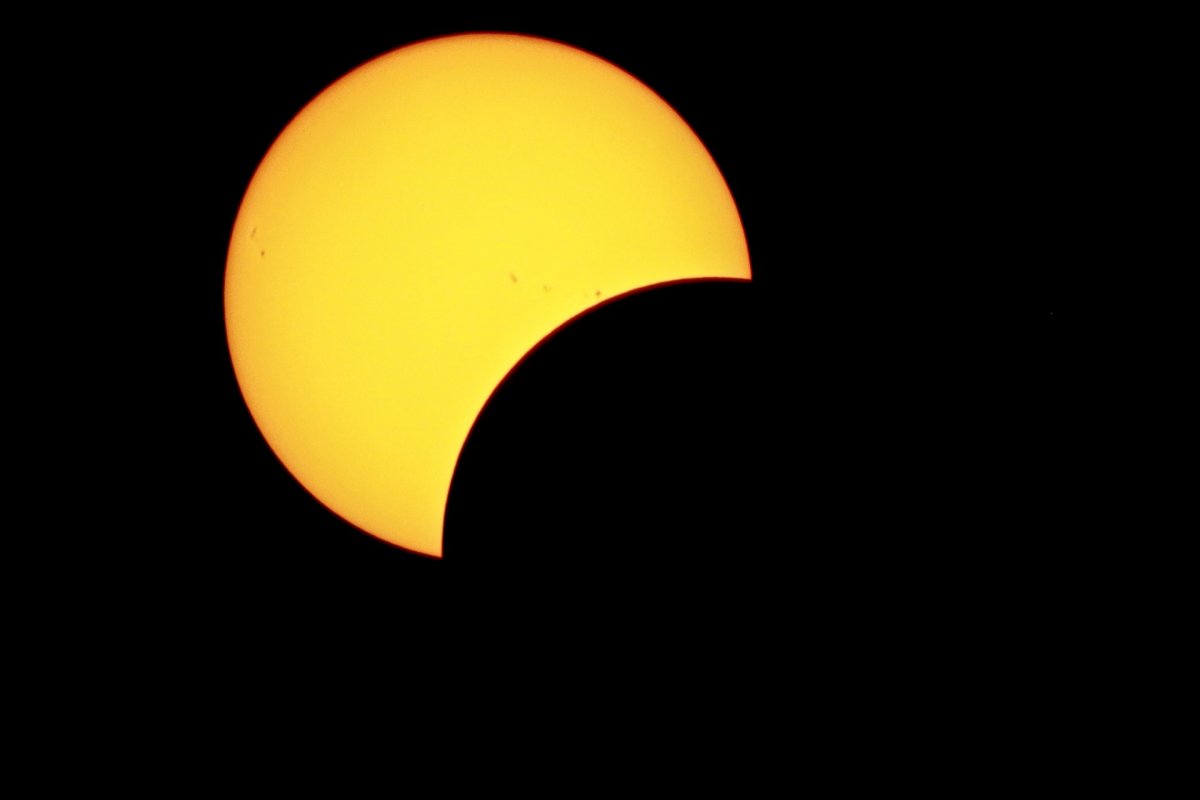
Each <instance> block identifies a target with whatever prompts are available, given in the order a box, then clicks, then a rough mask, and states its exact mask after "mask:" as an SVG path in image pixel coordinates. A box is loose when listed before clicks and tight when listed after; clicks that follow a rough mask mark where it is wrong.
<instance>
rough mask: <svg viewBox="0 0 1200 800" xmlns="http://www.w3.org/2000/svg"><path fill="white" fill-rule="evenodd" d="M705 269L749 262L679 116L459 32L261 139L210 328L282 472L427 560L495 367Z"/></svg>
mask: <svg viewBox="0 0 1200 800" xmlns="http://www.w3.org/2000/svg"><path fill="white" fill-rule="evenodd" d="M704 278H717V279H743V280H749V278H750V261H749V256H748V253H747V248H746V240H745V235H744V233H743V231H742V225H741V220H740V218H739V216H738V212H737V209H736V207H735V205H734V202H733V198H732V196H731V195H730V192H729V189H728V187H727V186H726V184H725V181H724V179H723V178H722V176H721V173H720V171H719V170H718V169H717V166H716V164H715V163H714V162H713V159H712V158H711V156H710V155H709V153H708V151H707V150H706V149H705V148H704V145H703V144H701V142H700V140H699V139H698V138H697V137H696V135H695V134H694V133H693V132H692V130H691V129H690V128H689V127H688V125H687V124H686V123H685V122H684V121H683V119H681V118H680V117H679V115H678V114H676V113H675V111H674V110H672V109H671V108H670V106H668V105H667V104H666V103H665V102H664V101H663V100H662V99H661V98H659V97H658V96H657V95H656V94H655V93H654V92H653V91H651V90H650V89H649V88H647V87H646V86H645V85H643V84H642V83H640V82H639V81H637V80H636V79H635V78H633V77H631V76H630V75H629V74H627V73H625V72H623V71H622V70H620V69H618V68H617V67H615V66H613V65H612V64H610V63H608V62H607V61H604V60H603V59H600V58H598V57H596V56H593V55H591V54H589V53H585V52H583V51H581V50H578V49H575V48H573V47H569V46H566V45H563V44H560V43H557V42H551V41H546V40H542V39H536V38H531V37H527V36H521V35H513V34H464V35H459V36H450V37H445V38H440V39H433V40H429V41H425V42H420V43H417V44H413V45H409V46H406V47H402V48H400V49H398V50H395V51H392V52H390V53H388V54H386V55H383V56H380V57H379V58H377V59H375V60H373V61H370V62H368V63H367V64H365V65H363V66H361V67H359V68H358V69H356V70H354V71H353V72H351V73H350V74H348V75H346V76H345V77H343V78H342V79H340V80H339V81H337V82H336V83H334V84H333V85H332V86H330V87H329V88H328V89H326V90H325V91H324V92H322V93H321V94H320V95H318V96H317V97H316V98H315V99H314V100H312V101H311V102H310V103H309V104H308V105H307V106H306V107H305V108H304V109H303V110H302V111H301V112H300V113H299V114H298V115H297V116H296V117H295V119H293V120H292V122H291V123H290V124H289V125H288V126H287V127H286V129H285V130H284V131H283V132H282V133H281V134H280V136H279V137H278V139H277V140H276V141H275V143H274V144H273V145H272V146H271V148H270V150H269V151H268V153H267V154H266V156H265V157H264V159H263V161H262V163H261V164H260V165H259V167H258V169H257V171H256V172H255V174H254V177H253V179H252V180H251V182H250V185H249V187H248V189H247V190H246V194H245V197H244V199H243V201H242V205H241V208H240V209H239V211H238V215H237V219H236V222H235V223H234V228H233V233H232V239H231V242H230V246H229V254H228V260H227V264H226V273H225V322H226V333H227V337H228V344H229V350H230V354H231V356H232V361H233V367H234V371H235V374H236V376H237V381H238V384H239V386H240V388H241V391H242V394H243V396H244V398H245V401H246V403H247V405H248V407H249V409H250V412H251V414H252V415H253V417H254V420H255V422H256V423H257V424H258V426H259V428H260V430H261V431H262V433H263V435H264V437H265V439H266V441H267V443H268V444H269V445H270V447H271V448H272V449H273V450H274V452H275V453H276V455H277V456H278V457H279V459H280V460H281V461H282V462H283V464H284V466H285V467H286V468H287V469H288V470H289V471H290V472H291V473H292V474H293V475H294V476H295V477H296V478H297V479H298V480H299V481H300V483H301V484H303V485H304V487H305V488H306V489H307V490H308V491H309V492H311V493H312V494H313V495H314V496H315V497H316V498H317V499H318V500H320V501H321V502H322V503H323V504H325V505H326V506H327V507H328V508H330V509H331V510H333V511H334V512H335V513H337V514H338V515H339V516H341V517H342V518H344V519H345V520H347V521H349V522H351V523H353V524H354V525H356V526H358V527H359V528H361V529H362V530H364V531H366V532H368V533H370V534H373V535H374V536H377V537H379V538H381V539H383V540H385V541H388V542H391V543H393V544H396V545H399V546H401V547H403V548H406V549H409V550H413V551H417V552H419V553H424V554H427V555H431V556H439V557H440V555H441V553H442V529H443V516H444V513H445V508H446V501H447V496H448V493H449V489H450V483H451V480H452V478H453V476H454V471H455V468H456V465H457V462H458V456H459V453H460V451H461V449H462V447H463V444H464V442H465V441H466V439H467V436H468V435H469V433H470V431H471V428H472V426H473V424H474V422H475V419H476V417H477V416H478V414H479V413H480V411H481V410H482V409H483V407H484V405H485V404H486V403H487V402H488V399H489V398H490V396H491V394H492V392H493V391H494V390H495V388H496V387H497V386H498V385H499V384H500V383H501V382H502V381H503V380H504V378H505V376H506V375H507V374H508V373H509V371H510V370H512V369H513V368H514V366H515V365H517V364H518V363H519V362H520V361H521V359H522V358H523V357H524V356H525V355H526V354H527V353H528V352H529V351H530V350H532V349H533V348H535V347H536V346H537V345H538V343H539V342H540V341H542V340H543V339H544V338H545V337H546V336H547V335H549V334H550V333H552V332H553V331H555V330H556V329H557V328H559V327H560V326H562V325H563V324H565V323H567V322H568V321H569V320H571V319H573V318H575V317H577V316H579V315H580V314H582V313H583V312H585V311H587V310H588V309H589V308H592V307H593V306H595V305H597V304H599V303H602V302H606V301H608V300H609V299H611V298H613V297H616V296H619V295H622V294H627V293H629V292H633V291H636V290H640V289H645V288H648V287H652V286H656V285H659V284H664V283H669V282H673V281H680V280H686V279H704Z"/></svg>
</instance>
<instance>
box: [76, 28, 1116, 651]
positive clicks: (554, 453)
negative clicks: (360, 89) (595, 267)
mask: <svg viewBox="0 0 1200 800" xmlns="http://www.w3.org/2000/svg"><path fill="white" fill-rule="evenodd" d="M105 22H106V23H107V24H109V25H110V26H112V27H115V28H122V24H121V21H120V20H114V19H111V18H109V19H106V20H105ZM1085 27H1086V20H1079V19H1064V18H1050V17H1047V16H1042V15H1037V14H1029V15H1016V14H1013V15H1009V16H1003V15H984V14H978V15H975V16H960V17H955V18H952V19H947V18H944V17H942V18H938V19H936V20H935V19H933V18H926V17H920V16H913V15H911V14H910V13H909V12H902V11H892V12H888V13H887V14H885V15H882V16H881V15H880V14H878V13H875V12H868V11H865V10H863V11H846V12H841V13H838V14H832V13H828V12H801V13H800V15H799V17H798V18H797V19H796V20H795V21H794V22H788V23H784V22H781V21H779V20H777V19H774V18H772V17H771V16H770V15H749V14H745V15H743V14H741V13H739V12H737V11H736V10H727V11H726V12H724V13H723V14H721V15H717V16H705V15H691V16H688V17H686V18H684V17H680V18H670V19H656V20H651V19H648V18H643V17H640V16H636V15H630V16H621V15H619V14H616V13H615V12H610V13H601V12H600V11H599V10H597V11H595V12H590V13H589V12H580V11H576V12H573V13H572V14H570V15H569V16H568V15H564V14H562V13H554V14H548V15H545V16H541V15H535V14H528V15H518V14H511V13H509V14H503V13H499V12H496V13H492V14H490V15H489V14H484V15H478V16H470V15H468V14H465V13H458V14H450V13H447V14H441V15H439V14H437V13H431V12H426V13H425V14H423V15H417V16H414V15H411V14H402V13H398V12H394V13H391V14H384V15H377V14H371V13H364V14H361V15H350V14H348V13H345V14H343V13H337V12H334V13H332V14H328V15H327V14H316V15H312V16H305V15H304V14H302V13H297V14H295V15H293V16H292V18H289V19H288V20H287V21H286V22H284V23H281V22H280V21H279V20H277V19H271V18H269V17H267V16H265V15H256V14H253V13H248V14H243V15H217V14H215V13H213V14H210V15H208V16H200V17H197V18H194V19H191V20H181V21H178V22H173V23H171V24H170V25H167V24H165V23H164V24H163V25H161V26H159V27H158V28H156V29H155V33H154V34H153V35H148V36H142V35H136V34H134V33H132V32H131V31H132V30H133V29H132V28H128V29H125V32H124V33H122V34H120V35H118V36H115V37H108V38H105V37H97V38H96V40H95V41H93V42H92V43H91V45H90V46H89V48H88V49H86V50H85V51H84V52H86V53H88V54H89V56H90V57H91V59H92V61H91V63H92V64H93V65H94V71H91V72H88V71H85V72H84V76H83V77H82V78H80V80H79V81H78V82H76V83H73V84H71V85H69V86H64V87H63V91H64V97H65V98H66V99H65V100H64V101H63V102H64V103H65V104H66V105H67V106H68V107H69V108H71V109H73V111H72V112H71V117H72V120H73V121H74V125H75V128H74V130H78V131H86V132H88V136H86V137H83V138H84V140H85V141H86V142H87V143H86V144H85V145H82V148H83V152H81V153H80V155H79V158H80V163H81V165H83V166H82V169H81V171H80V173H79V174H80V179H79V182H78V183H79V187H80V190H79V193H78V197H77V199H76V200H75V202H76V203H78V206H79V209H80V210H81V211H84V212H87V215H89V216H90V217H91V218H92V219H95V220H96V223H95V224H96V230H95V231H94V235H93V234H92V233H91V232H89V236H90V237H91V238H89V240H88V247H89V249H90V251H91V252H92V253H93V254H94V264H95V267H94V271H93V274H94V276H95V277H94V280H95V282H96V285H95V287H91V286H85V287H84V288H85V290H86V291H91V290H92V289H93V288H94V289H95V291H97V292H98V293H99V294H98V295H97V296H98V297H102V298H103V300H102V301H98V302H97V304H96V306H95V309H94V310H93V312H92V313H93V314H95V316H96V318H97V329H99V330H102V331H103V332H104V335H103V336H102V337H99V338H97V339H96V340H95V341H92V342H88V343H86V344H85V345H84V347H85V350H87V351H88V352H87V355H86V356H85V357H84V359H83V361H84V363H85V364H86V365H87V366H86V367H85V368H84V369H83V372H82V374H81V375H80V376H79V378H78V381H79V385H80V386H86V387H88V388H87V391H89V392H91V393H93V395H94V396H96V397H99V398H100V402H99V403H98V404H96V405H95V408H96V409H97V411H96V412H95V414H96V416H97V417H98V419H97V420H95V423H96V424H95V425H92V426H90V429H91V430H92V431H93V432H92V433H91V434H89V435H90V436H94V437H95V445H94V446H93V447H91V448H89V452H90V453H93V454H94V455H92V456H89V458H88V460H87V464H88V466H87V468H81V469H80V472H81V473H82V474H84V475H90V476H92V477H90V478H88V479H86V481H85V483H89V484H90V486H91V488H92V490H93V491H92V494H93V495H94V499H91V497H92V495H89V501H88V502H87V504H86V505H87V508H88V514H89V516H90V518H92V519H95V520H97V522H96V523H95V524H96V525H97V526H100V525H101V524H102V525H103V526H104V527H105V528H106V529H112V530H116V531H119V533H118V534H117V535H116V536H115V537H111V536H110V537H108V538H106V539H104V540H103V543H101V542H99V541H97V539H96V537H95V536H93V535H92V534H91V533H90V532H88V531H84V530H80V529H78V528H75V529H73V531H72V532H70V533H68V534H64V535H63V537H62V541H63V543H64V544H63V548H62V549H63V550H64V551H67V552H69V553H72V555H71V556H70V557H69V560H73V561H77V562H78V563H77V564H75V566H76V567H77V568H79V569H81V570H83V571H84V572H86V573H88V574H89V575H90V580H91V581H93V582H94V584H95V586H96V587H97V589H96V593H97V594H98V595H105V596H110V595H111V596H122V597H125V599H126V600H127V601H128V606H127V607H126V608H127V610H128V609H136V611H130V612H129V613H139V614H140V613H150V612H149V611H148V609H154V610H155V613H158V612H162V613H169V614H170V615H172V618H175V619H187V620H189V621H190V624H196V625H212V626H214V627H215V628H219V629H225V628H228V629H230V630H234V631H239V632H241V633H242V634H245V635H247V636H249V635H250V633H249V632H250V631H257V630H259V629H260V627H264V626H265V627H268V628H277V627H285V628H286V627H289V626H291V627H303V626H305V625H308V624H309V623H310V622H311V620H312V619H315V618H329V619H334V620H336V621H337V624H339V625H340V624H348V621H350V620H353V619H356V618H358V617H359V616H360V615H362V614H367V613H371V614H379V613H380V610H381V609H382V611H383V614H384V615H386V614H389V613H395V614H400V615H403V614H404V613H405V612H404V611H403V609H405V608H408V607H411V604H413V603H417V604H419V605H421V606H422V607H431V606H437V605H439V604H440V603H441V602H442V601H445V602H453V603H456V604H458V605H459V606H460V607H463V608H467V609H475V610H476V612H477V613H479V614H484V615H486V614H488V613H499V612H496V611H495V609H496V608H503V609H507V610H509V611H512V610H513V609H515V608H521V609H523V610H524V612H523V613H532V612H530V609H533V608H546V607H556V606H557V607H566V608H569V609H572V613H576V614H591V615H593V616H592V617H589V619H595V618H596V615H599V616H600V617H604V616H605V615H608V614H613V613H617V612H616V609H618V608H623V607H625V605H626V604H627V603H629V602H631V601H630V598H638V599H639V602H642V603H646V602H649V603H651V605H652V606H653V607H654V608H656V609H658V613H661V614H666V615H668V616H671V615H674V616H673V617H672V618H674V619H678V620H687V621H688V624H695V625H699V624H701V622H700V621H701V620H709V621H711V620H712V619H713V618H714V617H713V615H717V616H720V615H722V614H734V615H735V616H739V617H740V618H743V619H746V618H756V619H759V620H762V619H769V620H771V621H772V624H774V625H777V626H778V625H784V626H786V625H788V624H790V622H789V620H794V619H796V618H797V617H795V616H794V615H795V614H802V615H803V616H804V618H805V619H809V618H810V617H811V615H812V613H813V609H814V608H826V609H836V610H837V614H839V615H843V616H844V615H846V614H850V615H854V618H855V619H857V620H860V621H862V620H876V621H879V620H881V619H884V618H885V617H886V616H887V615H888V614H893V613H900V612H897V611H896V609H897V608H898V607H899V608H902V609H906V611H904V613H911V614H925V615H926V617H925V618H928V615H929V614H933V615H942V614H950V615H959V616H961V617H962V618H968V617H969V618H970V619H973V620H975V621H976V622H978V621H979V620H987V619H996V618H997V615H999V616H1001V617H1002V616H1003V615H1005V614H1012V613H1021V609H1023V608H1027V607H1028V603H1029V597H1030V596H1036V597H1041V598H1045V597H1047V596H1049V595H1050V594H1052V593H1053V591H1054V590H1053V589H1052V588H1051V584H1052V583H1053V580H1052V576H1054V575H1056V574H1059V573H1058V572H1057V570H1059V568H1060V567H1061V565H1062V563H1063V561H1064V559H1066V558H1067V557H1068V554H1069V553H1070V552H1071V548H1072V542H1071V541H1070V537H1069V536H1068V534H1067V532H1066V531H1065V530H1064V528H1063V526H1062V524H1061V519H1062V518H1061V515H1062V513H1063V511H1062V509H1061V508H1060V507H1059V505H1058V503H1057V502H1056V498H1057V497H1059V496H1061V493H1062V489H1063V485H1064V482H1066V481H1069V479H1070V476H1069V475H1067V474H1064V471H1063V470H1062V469H1061V464H1062V462H1063V458H1064V453H1065V451H1066V450H1068V449H1069V446H1070V445H1069V444H1068V443H1067V442H1065V441H1064V439H1063V437H1062V436H1061V434H1060V431H1061V430H1062V421H1063V419H1064V418H1065V417H1066V416H1068V415H1069V413H1070V409H1069V407H1068V397H1069V391H1068V390H1069V384H1070V365H1069V359H1068V357H1067V356H1066V353H1067V352H1068V350H1069V347H1070V326H1071V324H1072V316H1071V309H1070V303H1069V292H1068V289H1069V287H1070V286H1071V275H1072V274H1073V270H1075V269H1076V268H1077V264H1076V263H1075V262H1076V260H1077V258H1078V248H1077V246H1076V243H1077V242H1078V241H1080V240H1081V239H1086V238H1087V237H1089V236H1092V237H1094V236H1096V235H1097V231H1095V230H1093V229H1091V228H1089V225H1091V223H1090V222H1089V217H1088V215H1087V214H1086V212H1085V209H1086V204H1085V202H1084V201H1085V200H1086V198H1087V197H1088V196H1089V187H1090V185H1091V184H1089V180H1094V179H1092V178H1089V177H1088V173H1087V170H1086V169H1085V165H1086V163H1087V159H1088V158H1089V157H1090V156H1089V151H1088V147H1089V144H1088V142H1089V139H1088V133H1087V132H1088V129H1089V125H1090V123H1091V121H1092V117H1093V115H1094V114H1095V113H1096V109H1095V105H1094V102H1095V98H1096V96H1097V94H1098V92H1099V86H1100V84H1101V83H1102V76H1101V75H1099V74H1097V73H1095V72H1094V71H1092V70H1090V69H1089V64H1091V63H1092V62H1091V61H1089V59H1088V57H1087V54H1086V52H1085V50H1086V48H1087V37H1086V35H1084V34H1083V33H1081V31H1082V30H1083V29H1084V28H1085ZM471 30H507V31H514V32H521V33H529V34H534V35H541V36H546V37H549V38H554V39H558V40H561V41H564V42H566V43H569V44H572V45H576V46H579V47H582V48H584V49H587V50H589V51H591V52H593V53H596V54H597V55H600V56H602V57H604V58H606V59H608V60H610V61H612V62H613V63H615V64H617V65H618V66H620V67H622V68H624V69H626V70H627V71H629V72H630V73H632V74H633V75H634V76H636V77H638V78H639V79H640V80H642V81H643V82H645V83H646V84H647V85H649V86H650V87H651V88H652V89H654V90H655V91H656V92H658V93H659V94H660V95H661V96H662V97H663V98H664V99H665V100H666V101H667V102H668V103H670V104H671V105H672V106H673V107H674V108H675V109H676V110H677V111H679V113H680V114H681V115H682V116H683V117H684V119H686V120H687V121H688V123H689V124H690V125H691V126H692V127H693V129H694V130H695V131H696V132H697V134H698V135H699V137H700V138H701V140H702V141H703V142H704V143H705V144H706V146H707V147H708V148H709V150H710V151H711V152H712V154H713V156H714V158H715V160H716V162H717V164H718V166H719V167H720V168H721V170H722V172H723V174H724V175H725V177H726V180H727V181H728V183H729V185H730V188H731V189H732V192H733V195H734V198H735V200H736V202H737V204H738V207H739V210H740V212H741V214H742V217H743V221H744V224H745V228H746V233H747V238H748V242H749V246H750V252H751V260H752V267H753V270H754V282H753V284H752V285H749V286H746V285H731V284H711V285H687V286H679V287H673V288H668V289H662V290H658V291H654V292H648V293H645V294H643V295H639V296H636V297H634V298H631V299H629V300H627V301H625V302H621V303H615V304H612V305H609V306H606V307H605V308H604V309H602V310H601V311H599V312H597V313H596V314H594V315H592V316H590V317H588V318H586V319H584V320H583V321H581V322H580V323H579V324H578V325H577V326H575V327H574V328H573V329H570V330H568V331H566V332H565V333H564V334H563V335H562V336H561V337H559V338H557V339H555V340H553V341H551V342H550V343H548V344H547V345H546V346H545V347H544V348H543V349H542V350H540V351H539V352H538V353H536V354H535V355H534V356H532V357H531V358H530V359H528V360H527V362H526V363H525V364H524V365H523V367H522V368H521V370H520V371H518V372H517V373H515V374H514V375H513V376H512V377H511V379H510V380H509V381H508V382H507V383H506V384H505V386H504V387H503V389H502V391H501V392H500V393H499V394H498V395H497V397H496V398H495V400H494V402H493V404H492V405H490V406H489V408H488V409H487V410H486V411H485V412H484V414H483V416H482V417H481V419H480V421H479V423H478V425H477V428H476V431H475V433H473V435H472V438H471V440H470V441H469V442H468V445H467V447H466V449H465V451H464V453H463V457H462V458H463V460H462V463H461V465H460V471H459V473H458V474H457V475H456V478H455V484H454V487H453V491H452V493H451V498H450V504H449V508H448V523H447V532H446V535H447V552H448V553H449V555H450V556H451V558H448V559H446V560H445V561H441V562H439V561H435V560H431V559H427V558H424V557H420V556H416V555H413V554H410V553H406V552H404V551H401V550H398V549H396V548H393V547H391V546H388V545H385V544H383V543H381V542H378V541H376V540H374V539H372V538H371V537H369V536H367V535H365V534H363V533H361V532H359V531H357V530H355V529H354V528H353V527H351V526H350V525H348V524H346V523H345V522H343V521H341V520H339V519H338V518H337V517H335V516H334V515H333V514H331V513H330V512H328V511H327V510H325V509H324V508H323V507H322V506H321V505H320V504H319V503H318V502H317V501H316V500H314V499H313V498H311V497H310V496H309V495H308V494H307V493H306V492H305V491H304V490H303V489H302V488H301V487H300V486H299V485H298V484H297V483H296V482H295V481H294V480H293V479H292V478H291V477H290V475H288V473H287V472H286V470H284V469H283V468H282V466H281V465H280V464H279V462H278V461H277V460H276V459H275V458H274V456H273V455H272V454H271V452H270V450H269V448H268V447H267V446H266V444H265V442H264V440H263V439H262V438H261V436H260V435H259V434H258V432H257V430H256V428H255V426H254V424H253V421H252V420H251V418H250V416H249V414H248V412H247V410H246V408H245V406H244V404H243V403H242V400H241V397H240V395H239V393H238V390H237V386H236V383H235V381H234V377H233V373H232V369H231V367H230V363H229V357H228V353H227V351H226V350H225V341H224V328H223V317H222V307H221V288H222V280H223V270H224V258H225V248H226V245H227V241H228V235H229V232H230V229H231V226H232V224H233V220H234V217H235V215H236V212H237V208H238V203H239V201H240V199H241V195H242V193H243V191H244V189H245V187H246V185H247V183H248V182H249V180H250V177H251V175H252V174H253V171H254V168H255V166H256V164H257V163H258V161H259V159H260V158H261V157H262V156H263V154H264V153H265V152H266V150H267V148H268V147H269V146H270V144H271V142H272V141H273V139H274V137H275V136H276V135H277V134H278V133H279V131H280V130H282V128H283V127H284V126H285V125H286V124H287V122H288V121H289V120H290V119H291V117H292V116H293V115H294V114H296V113H297V112H298V111H299V110H300V108H301V107H302V106H303V105H304V103H306V102H307V101H308V100H309V99H311V98H312V97H313V96H315V95H316V94H317V93H318V92H319V91H320V90H321V89H323V88H324V87H326V86H327V85H329V84H330V83H331V82H332V81H334V80H336V79H337V78H338V77H340V76H342V75H344V74H345V73H346V72H348V71H350V70H351V69H353V68H354V67H356V66H358V65H359V64H361V63H363V62H364V61H366V60H368V59H370V58H372V57H374V56H376V55H379V54H381V53H383V52H386V51H388V50H390V49H392V48H395V47H399V46H402V45H404V44H407V43H410V42H412V41H416V40H419V39H422V38H428V37H430V36H435V35H441V34H448V33H455V32H463V31H471ZM86 291H85V294H86ZM1051 312H1053V314H1051ZM85 427H88V425H87V424H85ZM68 543H70V544H69V545H68ZM632 543H637V544H636V546H635V545H633V544H632ZM63 558H68V557H67V556H63ZM100 563H103V564H105V567H104V568H103V569H100V568H98V567H97V566H96V565H98V564H100ZM1014 585H1018V586H1021V587H1024V588H1023V589H1022V590H1021V591H1015V590H1013V588H1012V587H1013V586H1014ZM1031 593H1032V594H1031ZM430 598H438V600H431V599H430ZM164 609H165V611H164ZM670 609H676V610H675V611H671V610H670ZM889 609H890V610H889ZM918 609H921V611H918ZM513 613H516V612H513ZM829 613H832V612H829ZM959 616H956V617H955V619H956V620H958V621H959V622H961V619H959ZM373 618H374V617H373ZM826 618H828V614H826ZM880 624H882V623H880ZM946 624H947V625H949V624H957V623H952V622H951V621H947V622H946Z"/></svg>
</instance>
